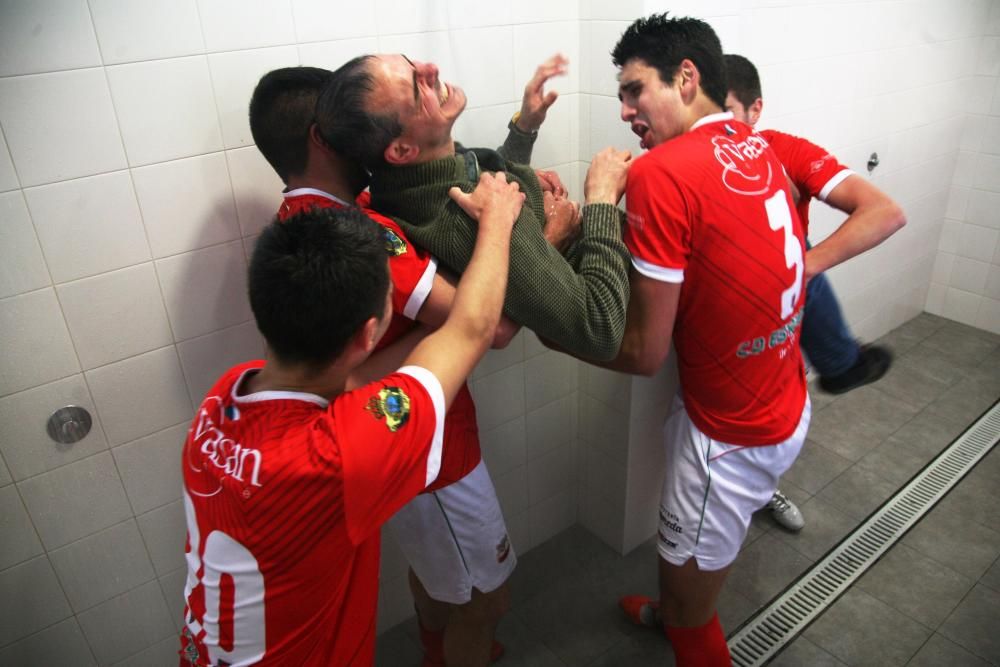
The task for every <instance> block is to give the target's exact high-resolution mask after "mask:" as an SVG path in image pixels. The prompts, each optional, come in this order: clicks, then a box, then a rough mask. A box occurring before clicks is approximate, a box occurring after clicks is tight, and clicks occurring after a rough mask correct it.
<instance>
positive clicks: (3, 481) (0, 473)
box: [0, 457, 14, 487]
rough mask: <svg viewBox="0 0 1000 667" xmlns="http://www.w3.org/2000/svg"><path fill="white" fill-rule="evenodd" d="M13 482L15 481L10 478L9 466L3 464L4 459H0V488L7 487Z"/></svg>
mask: <svg viewBox="0 0 1000 667" xmlns="http://www.w3.org/2000/svg"><path fill="white" fill-rule="evenodd" d="M12 481H14V480H13V478H12V477H11V476H10V470H8V469H7V464H6V463H4V462H3V457H0V487H2V486H7V485H8V484H10V483H11V482H12Z"/></svg>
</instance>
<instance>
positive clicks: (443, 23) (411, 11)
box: [375, 0, 448, 58]
mask: <svg viewBox="0 0 1000 667" xmlns="http://www.w3.org/2000/svg"><path fill="white" fill-rule="evenodd" d="M375 19H376V21H377V23H378V32H379V34H380V35H393V34H396V33H417V32H430V31H432V30H444V29H446V28H447V27H448V12H447V5H445V3H443V2H437V1H436V0H375ZM404 53H406V54H407V55H409V56H410V57H411V58H413V57H414V56H412V55H410V54H409V53H408V52H405V51H404Z"/></svg>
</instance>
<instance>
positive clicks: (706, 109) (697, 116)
mask: <svg viewBox="0 0 1000 667" xmlns="http://www.w3.org/2000/svg"><path fill="white" fill-rule="evenodd" d="M688 109H689V111H688V120H687V124H686V126H685V128H684V131H685V132H687V131H688V130H690V129H691V126H692V125H694V124H695V123H697V122H698V121H699V120H701V119H702V118H704V117H705V116H710V115H711V114H713V113H722V107H720V106H719V105H718V104H716V103H715V102H713V101H712V99H711V98H710V97H709V96H708V95H706V94H705V93H703V92H701V91H700V90H699V91H698V96H697V97H695V98H694V102H692V103H691V106H690V107H688Z"/></svg>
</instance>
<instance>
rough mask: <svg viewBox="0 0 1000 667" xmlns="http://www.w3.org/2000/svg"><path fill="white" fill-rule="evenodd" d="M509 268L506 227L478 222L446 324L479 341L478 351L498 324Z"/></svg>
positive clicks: (484, 345)
mask: <svg viewBox="0 0 1000 667" xmlns="http://www.w3.org/2000/svg"><path fill="white" fill-rule="evenodd" d="M486 215H493V213H492V212H486V213H484V217H485V216H486ZM509 267H510V230H509V229H508V230H504V229H503V227H502V226H501V225H496V224H482V222H481V224H480V226H479V234H478V235H477V237H476V245H475V247H474V248H473V251H472V257H471V259H470V260H469V265H468V267H466V269H465V272H464V273H463V274H462V279H461V281H459V283H458V289H457V290H456V292H455V300H454V302H453V303H452V309H451V315H450V316H449V317H448V320H447V322H446V325H448V326H454V327H456V328H457V329H459V330H460V331H461V334H462V335H463V336H464V337H466V338H467V339H469V340H476V341H480V342H481V344H482V352H485V350H486V348H487V347H489V346H490V345H491V344H492V342H493V339H494V336H495V334H496V332H497V327H498V325H499V324H500V317H501V314H502V309H503V301H504V293H505V292H506V289H507V275H508V273H509Z"/></svg>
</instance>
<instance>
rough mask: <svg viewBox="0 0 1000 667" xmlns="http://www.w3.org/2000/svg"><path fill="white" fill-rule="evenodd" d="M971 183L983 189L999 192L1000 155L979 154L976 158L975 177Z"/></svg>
mask: <svg viewBox="0 0 1000 667" xmlns="http://www.w3.org/2000/svg"><path fill="white" fill-rule="evenodd" d="M973 185H974V186H975V187H977V188H982V189H984V190H991V191H993V192H1000V155H985V154H980V155H979V157H978V159H977V160H976V179H975V181H974V182H973Z"/></svg>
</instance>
